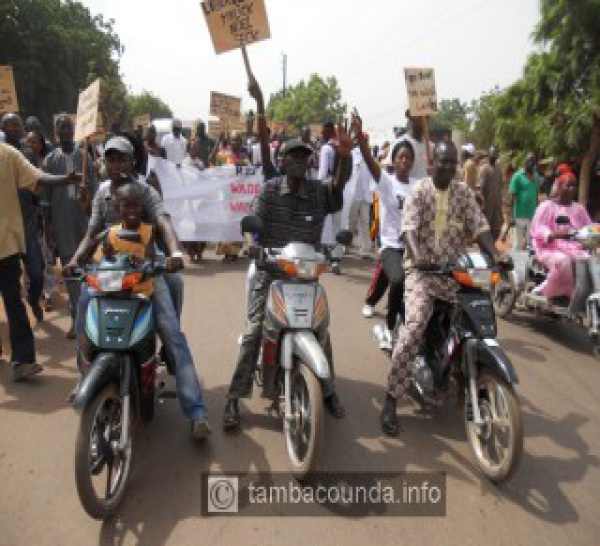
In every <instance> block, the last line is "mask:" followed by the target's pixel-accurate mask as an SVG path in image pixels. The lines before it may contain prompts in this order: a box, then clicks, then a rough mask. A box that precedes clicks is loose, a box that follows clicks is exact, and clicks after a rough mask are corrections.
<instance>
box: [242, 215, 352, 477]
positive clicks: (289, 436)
mask: <svg viewBox="0 0 600 546" xmlns="http://www.w3.org/2000/svg"><path fill="white" fill-rule="evenodd" d="M261 231H262V222H261V220H260V219H259V218H257V217H256V216H247V217H245V218H243V219H242V232H243V233H252V234H255V235H258V236H259V237H260V233H261ZM336 240H337V241H338V243H340V244H345V245H347V244H350V242H351V240H352V234H351V233H350V232H340V233H339V234H338V236H337V238H336ZM249 256H250V257H252V258H254V259H255V260H256V267H257V269H258V270H261V269H262V270H268V271H269V272H271V273H272V274H273V276H274V277H275V280H273V282H272V283H271V286H270V288H269V294H268V297H267V304H266V311H265V320H264V323H263V335H262V340H261V347H260V353H259V357H258V362H257V370H256V374H255V376H256V381H257V383H258V384H259V385H260V386H262V389H263V397H265V398H268V399H270V400H272V402H273V403H272V406H271V408H272V409H273V410H275V411H276V413H277V414H278V415H279V416H282V417H283V425H284V426H283V432H284V435H285V442H286V448H287V452H288V456H289V459H290V463H291V470H292V473H293V474H294V476H295V477H296V478H298V479H303V478H305V477H306V476H308V475H309V474H310V473H311V472H313V471H314V470H315V468H316V465H317V460H318V455H319V450H320V446H321V443H322V439H323V422H324V421H323V413H324V412H323V392H322V388H321V382H322V381H328V380H331V378H332V377H333V370H332V364H333V354H332V348H331V340H330V337H329V306H328V303H327V296H326V294H325V289H324V288H323V287H322V286H321V285H320V284H319V276H320V275H321V274H322V273H324V272H326V271H328V270H330V265H329V264H328V260H327V257H326V256H325V255H324V254H322V253H320V252H317V251H316V249H315V248H314V247H313V246H312V245H309V244H305V243H289V244H287V245H286V246H285V247H283V248H266V247H262V246H255V247H252V248H251V249H250V251H249Z"/></svg>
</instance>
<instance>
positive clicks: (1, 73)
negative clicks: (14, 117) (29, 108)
mask: <svg viewBox="0 0 600 546" xmlns="http://www.w3.org/2000/svg"><path fill="white" fill-rule="evenodd" d="M18 111H19V102H18V101H17V90H16V89H15V77H14V74H13V69H12V66H0V114H8V113H11V112H18Z"/></svg>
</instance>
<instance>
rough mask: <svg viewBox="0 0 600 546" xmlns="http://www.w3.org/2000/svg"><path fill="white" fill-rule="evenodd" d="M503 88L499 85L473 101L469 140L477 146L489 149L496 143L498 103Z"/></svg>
mask: <svg viewBox="0 0 600 546" xmlns="http://www.w3.org/2000/svg"><path fill="white" fill-rule="evenodd" d="M500 94H501V90H500V88H499V87H498V86H496V87H494V89H492V90H491V91H489V92H488V93H484V94H483V95H482V96H481V97H480V98H479V100H474V101H472V102H471V106H470V111H471V114H472V129H471V131H470V135H469V140H470V141H472V142H473V143H474V144H475V145H476V146H477V148H479V149H482V150H487V149H488V148H489V147H490V146H491V145H492V144H495V143H496V119H497V115H496V103H497V100H498V97H499V96H500Z"/></svg>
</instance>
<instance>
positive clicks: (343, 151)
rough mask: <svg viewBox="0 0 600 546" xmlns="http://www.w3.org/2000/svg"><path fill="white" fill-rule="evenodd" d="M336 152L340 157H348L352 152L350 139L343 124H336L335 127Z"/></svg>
mask: <svg viewBox="0 0 600 546" xmlns="http://www.w3.org/2000/svg"><path fill="white" fill-rule="evenodd" d="M337 141H338V143H337V152H338V154H339V155H340V156H342V157H348V156H350V153H351V152H352V146H353V144H352V137H351V136H350V133H349V132H348V130H347V128H346V126H345V125H344V124H342V123H341V121H340V123H338V126H337Z"/></svg>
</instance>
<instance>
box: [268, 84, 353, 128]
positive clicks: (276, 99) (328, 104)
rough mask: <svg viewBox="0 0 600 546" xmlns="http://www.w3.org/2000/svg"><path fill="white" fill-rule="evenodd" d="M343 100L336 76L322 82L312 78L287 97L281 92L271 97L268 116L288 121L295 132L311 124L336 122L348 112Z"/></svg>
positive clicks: (292, 90) (296, 87) (290, 88)
mask: <svg viewBox="0 0 600 546" xmlns="http://www.w3.org/2000/svg"><path fill="white" fill-rule="evenodd" d="M341 97H342V92H341V90H340V88H339V86H338V82H337V79H336V78H335V77H334V76H330V77H328V78H326V79H323V78H321V76H319V75H318V74H312V75H311V76H310V79H309V81H308V83H305V82H304V80H302V81H300V82H299V83H298V84H297V85H296V86H291V87H289V88H288V89H287V90H286V91H285V93H284V92H283V91H278V92H277V93H274V94H272V95H271V97H270V99H269V105H268V106H267V116H268V118H269V119H271V120H276V121H286V122H288V123H289V124H290V125H291V126H293V127H294V128H295V129H296V130H300V129H301V128H302V126H303V125H308V124H309V123H316V122H326V121H333V122H335V121H336V120H337V119H338V118H339V116H341V115H344V114H345V113H346V111H347V105H346V104H345V103H342V102H341Z"/></svg>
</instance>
